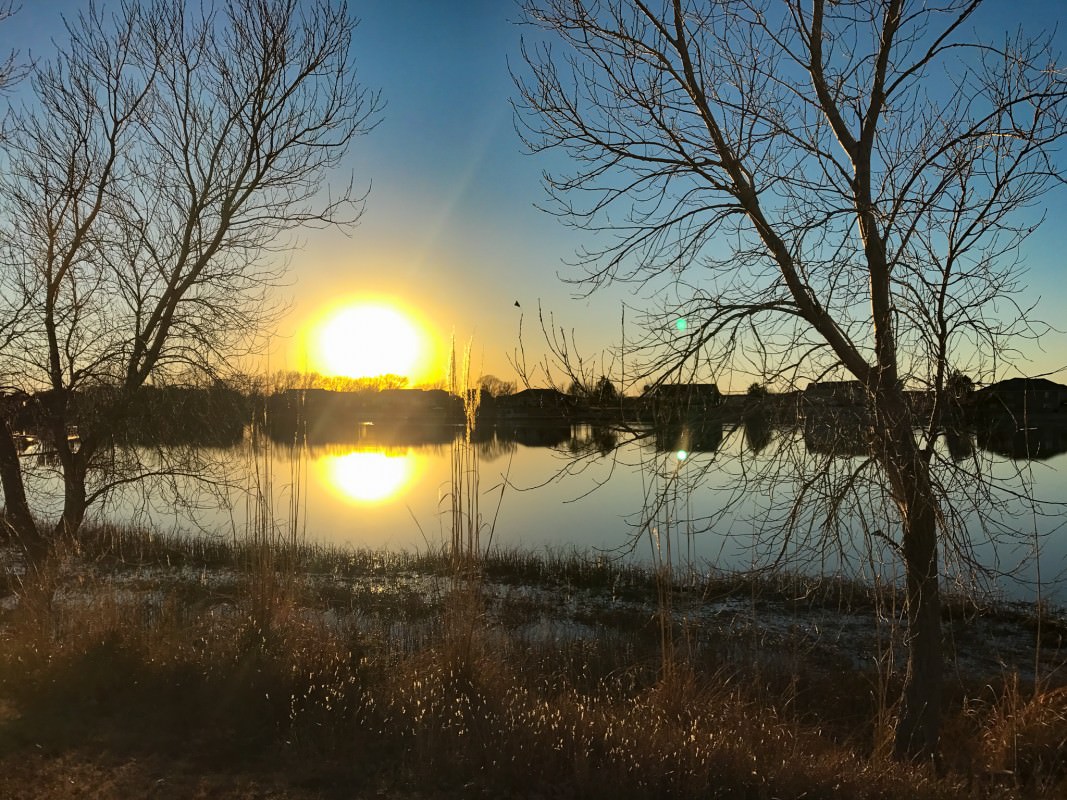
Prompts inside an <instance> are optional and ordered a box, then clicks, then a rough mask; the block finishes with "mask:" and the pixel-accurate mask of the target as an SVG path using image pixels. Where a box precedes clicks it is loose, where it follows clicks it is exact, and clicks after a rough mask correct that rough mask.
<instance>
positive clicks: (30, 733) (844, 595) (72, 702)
mask: <svg viewBox="0 0 1067 800" xmlns="http://www.w3.org/2000/svg"><path fill="white" fill-rule="evenodd" d="M6 563H7V566H8V567H9V569H8V573H9V574H8V578H7V582H6V585H5V589H4V594H5V595H6V597H5V598H4V601H3V606H2V608H3V611H2V612H0V798H25V799H26V800H38V799H40V800H44V799H45V798H49V799H50V798H99V799H100V800H104V799H107V800H110V799H111V798H142V797H143V798H168V799H170V798H173V799H175V800H176V799H177V798H213V799H214V798H234V799H238V798H240V799H242V800H243V799H245V798H248V799H250V798H272V799H273V800H310V799H311V798H316V799H320V800H333V799H334V798H364V797H365V798H387V799H393V800H400V799H403V800H414V799H415V798H427V799H430V798H432V799H433V800H436V799H437V798H477V797H516V798H610V799H611V800H623V799H624V798H690V797H691V798H767V800H770V798H853V797H854V798H956V797H967V798H971V797H974V798H1050V799H1051V798H1063V797H1067V744H1065V741H1067V680H1065V672H1064V670H1063V662H1064V658H1063V651H1062V650H1061V649H1060V646H1061V644H1062V637H1063V634H1064V632H1065V631H1067V627H1065V626H1064V623H1063V618H1062V616H1057V615H1056V614H1054V613H1052V612H1048V613H1046V614H1044V615H1043V616H1042V617H1041V618H1040V625H1039V624H1037V623H1038V621H1039V620H1038V618H1037V617H1035V616H1034V614H1033V610H1031V611H1030V612H1025V611H1023V610H1020V609H1009V608H1006V607H1005V608H995V607H984V606H981V605H980V604H978V603H975V602H974V601H966V602H964V601H958V602H956V603H953V604H949V608H948V610H947V611H946V619H945V629H946V637H947V641H948V643H949V646H950V652H951V653H952V668H951V669H950V670H949V673H950V680H949V682H948V683H947V685H946V694H947V697H948V703H947V714H946V719H945V723H944V737H943V746H942V758H941V761H940V763H938V764H936V765H935V764H928V765H927V764H924V765H918V766H904V765H901V764H897V763H894V762H893V761H892V760H891V759H890V758H889V757H888V747H889V743H890V741H891V729H892V723H893V718H894V704H893V703H894V699H895V690H896V688H897V686H898V685H899V680H900V675H899V671H900V669H901V667H902V665H903V663H904V654H903V653H902V652H900V647H899V631H898V630H896V629H895V625H894V623H893V622H892V613H891V612H892V609H893V608H894V607H895V606H894V601H893V598H892V597H890V596H888V595H889V594H891V593H888V592H887V590H883V591H882V592H879V593H876V592H873V591H871V590H870V589H865V588H863V587H860V586H856V585H853V584H849V583H847V582H842V581H833V580H823V581H817V580H802V579H800V578H797V577H788V576H780V577H778V578H774V579H770V578H762V579H745V578H741V577H729V576H717V577H707V576H705V577H704V578H702V579H701V580H699V581H696V580H691V579H687V580H686V581H684V582H679V581H675V580H674V579H673V577H672V576H664V575H663V574H660V575H656V574H654V573H651V572H648V571H643V570H641V569H639V568H636V567H627V566H625V565H622V564H618V563H613V562H610V561H605V560H603V559H599V558H596V557H592V556H582V555H576V554H543V555H529V554H519V553H505V554H499V555H496V556H491V557H489V558H487V559H485V560H484V561H483V562H481V563H479V564H478V565H476V568H472V567H471V565H469V564H466V565H456V564H454V563H453V562H451V561H450V559H448V558H447V557H445V556H444V555H442V554H435V553H427V554H407V555H404V554H385V553H369V552H343V551H328V550H324V549H315V548H307V547H302V548H299V549H298V550H297V551H293V552H287V553H282V552H278V549H277V548H275V549H274V550H272V551H270V552H266V553H264V552H262V551H258V550H257V549H256V548H255V547H243V548H242V547H237V548H235V547H230V546H224V545H221V544H218V545H215V544H203V543H201V544H199V545H192V544H189V543H185V544H183V543H181V542H177V541H166V540H160V539H158V538H152V537H145V536H142V535H138V534H132V533H120V532H115V531H101V532H97V534H96V535H95V536H91V537H88V538H87V540H86V542H85V543H84V544H83V545H82V546H81V547H80V549H79V551H78V552H76V553H70V554H67V556H66V557H65V558H64V560H63V563H62V571H61V574H62V582H61V584H60V586H59V589H58V591H57V592H56V594H55V597H54V599H53V601H52V603H51V604H50V605H49V606H48V607H47V608H43V609H37V610H36V611H34V612H31V611H30V609H29V607H28V605H27V604H25V603H22V602H20V592H21V590H22V583H21V581H20V579H19V577H18V572H19V564H18V558H17V556H16V555H14V554H12V553H11V552H8V553H7V554H6ZM887 612H888V613H887ZM887 617H888V618H889V621H888V622H886V621H885V620H886V619H887ZM1038 643H1040V645H1041V646H1040V651H1039V652H1035V649H1036V645H1037V644H1038ZM979 650H980V651H981V652H978V651H979ZM980 656H982V657H980ZM1035 672H1036V675H1035Z"/></svg>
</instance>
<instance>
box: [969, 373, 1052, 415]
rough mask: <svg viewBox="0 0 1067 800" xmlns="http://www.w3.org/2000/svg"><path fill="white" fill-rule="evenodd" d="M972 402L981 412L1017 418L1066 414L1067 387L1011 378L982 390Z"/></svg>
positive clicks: (976, 393)
mask: <svg viewBox="0 0 1067 800" xmlns="http://www.w3.org/2000/svg"><path fill="white" fill-rule="evenodd" d="M973 402H974V405H975V407H976V408H978V409H979V410H982V411H986V412H991V413H997V412H1007V413H1009V414H1011V415H1013V416H1015V417H1022V416H1026V415H1027V414H1048V413H1055V412H1061V411H1067V386H1064V385H1063V384H1062V383H1056V382H1055V381H1050V380H1048V379H1047V378H1009V379H1008V380H1006V381H1000V382H999V383H994V384H991V385H990V386H986V387H985V388H983V389H979V390H978V391H977V392H975V393H974V401H973Z"/></svg>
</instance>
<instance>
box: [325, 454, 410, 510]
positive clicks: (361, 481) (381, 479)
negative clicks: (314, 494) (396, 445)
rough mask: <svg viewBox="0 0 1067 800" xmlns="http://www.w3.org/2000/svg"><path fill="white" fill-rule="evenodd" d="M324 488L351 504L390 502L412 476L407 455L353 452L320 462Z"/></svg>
mask: <svg viewBox="0 0 1067 800" xmlns="http://www.w3.org/2000/svg"><path fill="white" fill-rule="evenodd" d="M320 464H321V468H322V471H323V475H324V476H325V478H326V481H325V483H326V485H327V486H329V487H330V489H331V490H333V492H334V493H335V494H337V495H339V496H340V497H342V498H343V499H345V500H347V501H348V502H351V503H360V504H367V505H372V504H376V503H383V502H385V501H388V500H391V499H393V498H394V497H395V496H396V495H397V494H399V493H400V492H401V491H402V490H403V489H404V487H405V486H407V484H408V483H410V481H411V479H412V478H413V477H414V475H415V471H416V470H415V457H414V456H413V455H411V454H410V453H405V454H404V455H390V454H387V453H383V452H381V451H378V450H374V451H363V450H355V451H353V452H351V453H346V454H345V455H343V456H330V457H327V458H325V459H322V461H321V462H320Z"/></svg>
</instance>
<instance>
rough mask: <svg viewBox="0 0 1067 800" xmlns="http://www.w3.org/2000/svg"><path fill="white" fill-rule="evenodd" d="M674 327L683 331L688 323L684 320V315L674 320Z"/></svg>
mask: <svg viewBox="0 0 1067 800" xmlns="http://www.w3.org/2000/svg"><path fill="white" fill-rule="evenodd" d="M674 327H675V328H676V329H677V330H679V331H684V330H685V329H686V328H688V327H689V323H688V322H687V321H686V319H685V317H678V319H676V320H675V321H674Z"/></svg>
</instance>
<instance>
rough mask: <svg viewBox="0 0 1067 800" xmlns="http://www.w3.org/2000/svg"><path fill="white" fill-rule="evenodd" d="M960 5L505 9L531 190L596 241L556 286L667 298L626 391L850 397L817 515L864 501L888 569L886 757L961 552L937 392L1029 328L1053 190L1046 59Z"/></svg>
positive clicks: (926, 711) (869, 1)
mask: <svg viewBox="0 0 1067 800" xmlns="http://www.w3.org/2000/svg"><path fill="white" fill-rule="evenodd" d="M981 7H982V3H981V2H980V0H945V1H944V2H941V3H937V4H908V3H905V2H903V0H855V2H848V3H839V2H833V1H832V0H831V2H826V1H825V0H804V1H803V2H802V1H801V0H787V1H786V2H781V3H771V2H762V1H761V0H738V1H737V2H730V3H721V2H710V1H709V2H697V1H696V0H662V1H661V2H655V3H649V2H645V0H610V1H609V2H584V1H583V0H529V2H526V3H525V4H524V8H525V19H526V21H527V22H528V23H530V24H532V25H535V26H538V27H539V28H541V29H542V30H543V31H544V32H545V38H543V39H540V40H538V44H536V45H529V46H526V47H525V49H524V57H525V60H526V62H527V67H528V71H527V73H526V74H525V76H520V77H519V78H518V86H519V93H520V98H519V100H518V106H519V112H520V116H519V119H520V125H521V126H522V127H521V130H522V132H523V135H524V139H525V141H526V144H527V146H528V147H529V148H530V149H531V150H532V151H534V152H543V151H548V150H554V149H558V150H562V151H565V152H566V153H567V154H569V155H570V156H571V161H570V162H569V163H570V165H571V166H570V168H569V169H564V170H563V171H559V172H556V173H553V174H550V175H548V176H547V177H546V185H547V187H548V191H549V194H550V196H551V199H552V200H553V201H554V202H555V206H554V210H555V213H557V214H558V215H559V216H560V218H561V219H562V220H563V221H564V222H565V223H567V224H570V225H573V226H576V227H580V228H585V229H588V230H590V231H592V232H594V233H596V234H598V236H597V237H596V238H594V239H591V244H590V245H589V248H588V249H587V250H585V251H583V252H581V253H580V254H579V255H580V258H579V261H580V266H581V267H582V268H584V272H583V273H582V274H581V275H579V276H578V277H577V280H579V281H581V282H583V283H584V285H585V286H586V288H589V289H595V288H596V287H598V286H601V285H604V284H607V283H611V282H634V283H637V284H640V285H643V286H649V287H660V286H662V285H663V282H664V281H663V279H664V277H671V276H673V278H674V280H673V283H672V284H671V289H670V291H669V292H661V293H660V294H659V297H660V298H661V299H662V304H661V307H658V308H656V309H653V310H652V311H651V312H650V313H649V315H648V318H647V320H646V326H645V327H646V336H645V338H644V339H643V340H642V341H640V342H639V343H638V345H637V346H636V348H635V353H634V354H633V357H631V359H630V362H629V364H630V370H631V373H630V374H631V375H632V374H633V372H635V371H636V372H638V374H639V376H640V371H641V370H643V371H644V373H645V374H646V375H652V374H654V373H657V372H658V373H660V374H663V373H675V374H679V373H681V372H683V371H692V370H694V369H696V368H697V367H700V368H704V367H708V368H709V370H710V371H711V372H712V374H717V373H719V372H721V371H727V370H729V369H731V367H740V368H741V371H742V372H748V373H749V374H751V373H752V371H753V369H755V370H756V371H758V372H759V373H761V374H760V375H759V378H760V380H761V381H762V382H774V383H775V384H776V385H788V386H791V387H796V388H803V386H804V385H805V384H806V383H807V382H808V381H812V380H822V379H823V378H825V377H834V378H837V379H841V378H852V379H854V380H856V381H858V382H859V385H860V387H861V390H862V394H863V405H864V408H863V409H862V414H860V413H857V415H856V417H857V421H858V424H862V427H863V428H864V430H866V429H869V431H870V437H869V439H870V441H869V442H868V443H865V445H864V446H865V449H866V450H867V457H866V459H865V460H864V461H862V462H861V464H860V466H859V468H857V470H856V472H855V475H853V476H852V478H851V483H850V484H849V485H848V486H846V487H844V488H843V489H842V490H841V494H840V495H838V496H835V497H834V498H828V499H827V500H826V506H827V507H828V508H829V509H830V511H831V512H832V513H830V514H829V515H827V519H833V518H834V517H835V516H836V514H837V512H839V511H840V503H841V501H842V499H843V498H844V497H845V496H848V495H849V493H855V487H856V485H857V481H859V480H860V479H863V478H864V476H868V477H869V479H870V484H869V485H870V486H872V487H884V490H885V492H886V494H887V498H886V501H887V502H886V512H885V513H886V514H887V518H886V519H885V520H883V521H882V522H881V523H879V525H878V528H879V530H880V531H884V530H890V531H893V534H892V535H891V536H890V535H889V534H885V535H886V536H887V537H888V540H889V541H891V542H892V547H893V550H894V552H896V553H898V554H899V556H900V558H901V560H902V561H903V564H904V568H905V572H906V598H907V623H908V624H907V632H906V642H907V645H908V667H907V673H906V676H905V682H904V689H903V703H902V707H901V713H900V717H899V723H898V726H897V731H896V752H897V753H898V754H899V755H900V756H902V757H905V756H906V757H912V756H929V755H931V754H933V753H934V752H935V750H936V747H937V742H938V736H939V721H940V716H941V682H942V674H943V663H942V662H943V657H942V649H941V628H940V614H941V600H940V586H939V563H938V548H939V546H940V545H944V546H946V547H948V546H950V545H952V544H954V543H959V542H960V541H961V538H965V537H963V536H961V534H960V532H959V531H958V530H955V529H953V527H952V526H953V523H954V520H956V519H957V518H956V517H955V516H954V515H953V513H952V509H951V506H950V505H949V502H948V493H947V490H946V485H945V484H943V483H942V482H941V478H940V477H939V473H938V470H937V469H935V467H936V466H937V464H938V460H939V459H940V455H939V451H938V448H937V447H936V440H937V436H938V431H939V427H940V424H941V423H940V421H941V418H942V411H943V409H944V407H945V405H946V403H948V402H949V401H950V397H951V395H952V392H953V391H954V389H953V387H952V384H951V382H950V380H949V378H950V376H951V375H952V374H953V370H954V369H963V368H966V369H967V370H968V371H969V372H971V373H972V374H976V373H980V374H982V375H989V374H991V372H992V370H993V369H994V368H995V367H996V366H997V365H998V364H999V361H998V360H999V359H1001V358H1002V357H1003V356H1004V354H1005V353H1006V352H1008V350H1007V349H1006V348H1007V347H1008V346H1009V344H1010V343H1011V342H1012V339H1013V337H1018V336H1022V337H1026V336H1035V335H1036V334H1037V333H1038V332H1039V331H1038V330H1036V329H1035V327H1034V326H1033V325H1032V324H1031V322H1030V309H1028V308H1022V307H1019V306H1018V305H1017V304H1016V298H1017V294H1016V289H1017V286H1018V285H1019V283H1018V280H1019V274H1020V262H1019V257H1018V248H1019V245H1020V244H1021V243H1022V242H1023V241H1024V240H1025V239H1026V237H1027V236H1028V235H1029V233H1030V232H1032V230H1033V226H1034V224H1035V221H1034V219H1033V218H1031V217H1029V216H1027V215H1025V214H1022V215H1021V214H1020V213H1019V212H1021V211H1025V210H1027V209H1028V208H1029V207H1031V206H1032V205H1034V204H1035V203H1036V202H1037V201H1038V200H1039V198H1041V197H1042V196H1043V195H1044V194H1045V193H1046V192H1047V191H1048V190H1049V189H1050V188H1051V187H1052V186H1054V185H1055V184H1056V183H1057V182H1058V181H1059V180H1060V175H1059V170H1058V168H1057V166H1056V165H1055V162H1054V158H1055V155H1056V151H1057V148H1058V147H1059V146H1061V144H1062V140H1063V138H1064V135H1065V133H1067V121H1065V112H1067V72H1065V71H1064V70H1063V69H1062V68H1058V67H1057V65H1056V62H1055V58H1054V54H1053V53H1052V52H1051V46H1050V39H1048V38H1047V37H1046V38H1045V39H1043V40H1031V39H1027V38H1026V37H1024V36H1022V35H1021V34H1020V35H1015V36H1009V37H1006V38H1004V39H1003V40H1002V41H1001V42H1000V43H992V42H989V41H980V40H977V39H973V38H969V36H970V33H969V31H970V30H971V28H972V23H973V22H974V20H975V19H976V18H977V16H978V15H979V13H980V11H981V10H982V8H981ZM554 163H556V164H558V163H559V162H558V161H557V162H554ZM670 320H684V321H685V324H684V325H674V324H669V321H670ZM665 321H666V322H665ZM642 354H644V356H645V361H644V363H643V366H640V367H638V366H636V365H635V361H636V358H637V357H638V356H640V355H642ZM683 365H685V366H684V368H683ZM906 389H917V390H923V391H925V392H927V393H928V394H929V396H930V398H931V400H932V401H931V403H930V404H929V405H928V407H924V408H923V409H922V410H918V409H917V408H916V407H915V406H914V405H913V404H911V403H910V402H909V399H908V397H907V394H906ZM864 436H865V438H866V433H865V434H864ZM798 502H799V501H798ZM785 541H788V539H786V540H785Z"/></svg>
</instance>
